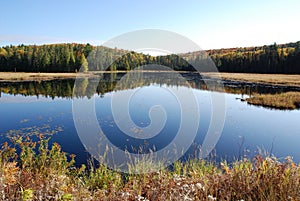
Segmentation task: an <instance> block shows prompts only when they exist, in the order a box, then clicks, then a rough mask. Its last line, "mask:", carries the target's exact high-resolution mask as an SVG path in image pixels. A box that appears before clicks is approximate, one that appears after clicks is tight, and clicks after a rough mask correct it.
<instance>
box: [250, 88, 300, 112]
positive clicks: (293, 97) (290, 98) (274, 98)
mask: <svg viewBox="0 0 300 201" xmlns="http://www.w3.org/2000/svg"><path fill="white" fill-rule="evenodd" d="M246 101H247V102H248V103H249V104H253V105H261V106H265V107H270V108H277V109H290V110H292V109H299V108H300V92H286V93H280V94H260V95H254V96H253V97H251V98H247V99H246Z"/></svg>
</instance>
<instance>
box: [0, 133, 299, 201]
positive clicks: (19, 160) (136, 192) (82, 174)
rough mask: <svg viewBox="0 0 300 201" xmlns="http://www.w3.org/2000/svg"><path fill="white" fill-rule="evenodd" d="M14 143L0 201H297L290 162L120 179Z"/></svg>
mask: <svg viewBox="0 0 300 201" xmlns="http://www.w3.org/2000/svg"><path fill="white" fill-rule="evenodd" d="M14 143H15V146H18V147H19V148H20V149H21V153H20V154H19V155H17V154H16V149H15V148H12V147H10V146H8V144H7V143H5V144H3V146H2V148H1V149H0V200H65V201H66V200H176V201H177V200H300V165H297V164H295V163H294V162H293V161H292V160H291V158H290V157H288V158H286V160H285V161H284V162H280V161H278V160H277V159H276V158H273V157H266V158H263V157H262V156H260V155H258V156H256V157H255V158H254V159H252V160H249V159H244V160H241V161H236V162H233V163H231V164H227V162H226V161H223V162H222V163H220V164H216V163H210V162H207V161H204V160H189V161H187V162H186V163H181V162H176V163H175V164H174V165H173V168H172V170H170V169H162V170H160V171H158V172H154V173H149V174H122V173H119V172H116V171H114V170H110V169H108V168H107V167H105V166H103V165H99V167H97V168H94V166H92V165H91V166H88V167H86V166H84V165H82V166H81V167H80V168H76V167H75V166H74V162H75V161H74V156H71V160H70V161H68V160H67V157H66V153H64V152H62V151H61V149H60V146H59V145H58V144H53V145H52V146H51V148H49V147H48V140H45V139H40V141H39V142H38V144H36V143H35V142H32V141H31V140H30V139H29V138H27V139H25V140H23V139H21V138H18V139H17V138H15V139H14ZM34 150H37V151H34ZM145 165H147V164H145Z"/></svg>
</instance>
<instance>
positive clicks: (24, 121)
mask: <svg viewBox="0 0 300 201" xmlns="http://www.w3.org/2000/svg"><path fill="white" fill-rule="evenodd" d="M27 122H29V119H22V120H21V121H20V123H21V124H23V123H27Z"/></svg>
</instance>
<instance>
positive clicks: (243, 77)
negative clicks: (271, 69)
mask: <svg viewBox="0 0 300 201" xmlns="http://www.w3.org/2000/svg"><path fill="white" fill-rule="evenodd" d="M203 75H205V76H208V77H218V76H220V77H221V78H222V79H225V80H235V81H242V82H253V83H258V84H270V85H278V86H293V87H300V75H285V74H254V73H220V74H219V75H218V74H217V73H203Z"/></svg>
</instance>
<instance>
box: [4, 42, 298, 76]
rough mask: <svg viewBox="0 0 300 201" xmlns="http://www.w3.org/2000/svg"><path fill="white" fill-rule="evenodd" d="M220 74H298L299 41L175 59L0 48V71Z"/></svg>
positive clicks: (75, 49) (71, 47)
mask: <svg viewBox="0 0 300 201" xmlns="http://www.w3.org/2000/svg"><path fill="white" fill-rule="evenodd" d="M208 56H210V58H212V60H213V61H214V62H215V64H216V66H217V68H218V70H219V71H220V72H243V73H286V74H296V73H297V74H299V73H300V41H298V42H296V43H287V44H281V45H277V44H276V43H274V44H272V45H265V46H260V47H248V48H230V49H217V50H207V51H206V53H205V54H204V52H203V51H199V52H191V53H186V54H180V55H179V56H178V55H167V56H157V57H154V56H150V55H145V54H141V53H137V52H133V51H127V50H122V49H117V48H114V49H112V48H108V47H104V46H92V45H90V44H74V43H72V44H51V45H39V46H38V45H18V46H5V47H1V48H0V71H2V72H3V71H4V72H78V71H79V69H80V68H81V67H82V69H83V71H98V70H110V71H115V70H131V69H133V68H136V67H138V66H141V65H145V64H160V65H164V66H168V67H170V68H172V69H174V70H184V71H193V70H194V68H193V67H192V66H191V65H190V64H189V63H191V64H193V63H198V62H199V63H201V62H204V63H205V62H207V59H208ZM188 62H189V63H188Z"/></svg>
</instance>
